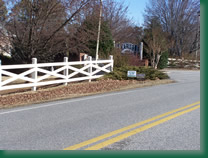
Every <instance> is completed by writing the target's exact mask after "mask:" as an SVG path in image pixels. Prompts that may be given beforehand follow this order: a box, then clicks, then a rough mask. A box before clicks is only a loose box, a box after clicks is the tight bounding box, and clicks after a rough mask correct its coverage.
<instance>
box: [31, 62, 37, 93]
mask: <svg viewBox="0 0 208 158" xmlns="http://www.w3.org/2000/svg"><path fill="white" fill-rule="evenodd" d="M32 64H34V65H35V66H34V69H35V71H34V72H33V73H32V79H34V80H35V82H34V83H35V84H36V83H37V79H38V71H37V58H32ZM36 90H37V87H36V85H35V86H34V87H32V91H36Z"/></svg>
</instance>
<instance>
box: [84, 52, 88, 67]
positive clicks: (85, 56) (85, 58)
mask: <svg viewBox="0 0 208 158" xmlns="http://www.w3.org/2000/svg"><path fill="white" fill-rule="evenodd" d="M87 58H88V55H87V54H85V55H84V61H87ZM86 65H87V64H84V66H86Z"/></svg>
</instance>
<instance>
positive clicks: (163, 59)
mask: <svg viewBox="0 0 208 158" xmlns="http://www.w3.org/2000/svg"><path fill="white" fill-rule="evenodd" d="M167 66H168V51H166V52H164V53H162V55H161V57H160V61H159V63H158V69H164V68H166V67H167Z"/></svg>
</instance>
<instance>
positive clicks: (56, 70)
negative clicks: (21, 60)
mask: <svg viewBox="0 0 208 158" xmlns="http://www.w3.org/2000/svg"><path fill="white" fill-rule="evenodd" d="M113 62H114V61H113V56H110V59H109V60H97V61H93V60H92V57H90V56H89V57H88V58H87V59H86V61H77V62H68V58H67V57H65V58H64V62H57V63H37V59H36V58H33V59H32V64H21V65H1V61H0V91H3V90H9V89H18V88H27V87H32V90H33V91H36V89H37V87H38V86H44V85H52V84H61V83H63V84H64V85H67V84H68V83H70V82H76V81H83V80H89V82H91V80H92V79H97V78H100V77H102V76H103V75H104V73H110V72H111V71H113ZM17 81H19V82H18V83H17Z"/></svg>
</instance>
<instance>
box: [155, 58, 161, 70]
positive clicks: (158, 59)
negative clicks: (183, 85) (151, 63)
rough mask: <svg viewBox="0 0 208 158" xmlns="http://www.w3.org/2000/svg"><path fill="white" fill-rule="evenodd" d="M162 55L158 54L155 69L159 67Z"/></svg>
mask: <svg viewBox="0 0 208 158" xmlns="http://www.w3.org/2000/svg"><path fill="white" fill-rule="evenodd" d="M160 57H161V55H160V54H157V58H156V63H155V67H154V68H155V69H157V67H158V64H159V61H160Z"/></svg>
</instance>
